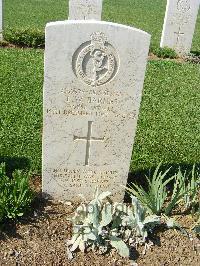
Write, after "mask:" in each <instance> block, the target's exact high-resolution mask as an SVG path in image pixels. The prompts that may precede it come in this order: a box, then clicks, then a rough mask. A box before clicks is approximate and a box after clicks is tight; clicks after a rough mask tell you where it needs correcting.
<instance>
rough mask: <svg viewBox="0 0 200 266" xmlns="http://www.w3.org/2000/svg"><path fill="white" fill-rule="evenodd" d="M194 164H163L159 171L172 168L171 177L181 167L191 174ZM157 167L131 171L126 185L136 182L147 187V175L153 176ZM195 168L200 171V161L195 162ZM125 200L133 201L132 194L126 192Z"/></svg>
mask: <svg viewBox="0 0 200 266" xmlns="http://www.w3.org/2000/svg"><path fill="white" fill-rule="evenodd" d="M193 166H194V164H187V163H180V164H162V165H161V166H160V168H159V172H160V171H161V172H163V173H164V172H165V171H166V170H168V169H169V168H170V170H169V172H168V173H167V175H166V178H169V177H170V176H173V175H174V174H176V173H177V172H178V170H179V168H180V169H181V171H182V173H184V172H185V171H186V172H187V174H190V173H191V171H192V169H193ZM156 168H157V166H154V167H152V168H151V169H138V170H136V171H131V172H130V173H129V176H128V180H127V184H126V185H127V186H130V185H131V183H136V184H137V185H139V186H142V187H144V188H147V187H148V183H147V179H146V176H147V177H150V178H152V177H153V174H154V172H155V170H156ZM195 169H196V171H199V169H200V162H197V163H196V164H195ZM124 201H125V202H131V199H130V196H129V194H128V193H127V192H126V193H125V196H124Z"/></svg>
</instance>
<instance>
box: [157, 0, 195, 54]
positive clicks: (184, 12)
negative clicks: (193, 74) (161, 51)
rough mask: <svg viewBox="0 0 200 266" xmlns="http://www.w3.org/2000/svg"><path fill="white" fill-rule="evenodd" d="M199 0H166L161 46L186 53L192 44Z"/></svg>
mask: <svg viewBox="0 0 200 266" xmlns="http://www.w3.org/2000/svg"><path fill="white" fill-rule="evenodd" d="M199 4H200V0H168V1H167V7H166V13H165V20H164V25H163V32H162V38H161V43H160V46H161V47H169V48H172V49H174V50H175V51H176V52H177V53H179V54H187V53H189V52H190V49H191V46H192V38H193V35H194V30H195V24H196V20H197V15H198V9H199Z"/></svg>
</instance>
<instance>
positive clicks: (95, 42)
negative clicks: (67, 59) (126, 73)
mask: <svg viewBox="0 0 200 266" xmlns="http://www.w3.org/2000/svg"><path fill="white" fill-rule="evenodd" d="M72 63H73V69H74V72H75V75H76V76H77V77H78V78H79V79H80V80H82V81H83V82H85V83H86V84H88V85H90V86H94V87H96V86H100V85H103V84H105V83H107V82H109V81H110V80H111V79H112V78H113V77H114V76H115V74H116V72H117V69H118V67H119V63H118V60H117V55H116V51H115V49H114V48H113V47H112V45H110V44H109V43H108V40H107V38H106V36H105V34H104V33H102V32H95V33H93V34H92V35H91V41H89V42H85V43H83V44H82V45H81V46H80V47H79V48H78V49H77V51H76V52H75V54H74V56H73V62H72Z"/></svg>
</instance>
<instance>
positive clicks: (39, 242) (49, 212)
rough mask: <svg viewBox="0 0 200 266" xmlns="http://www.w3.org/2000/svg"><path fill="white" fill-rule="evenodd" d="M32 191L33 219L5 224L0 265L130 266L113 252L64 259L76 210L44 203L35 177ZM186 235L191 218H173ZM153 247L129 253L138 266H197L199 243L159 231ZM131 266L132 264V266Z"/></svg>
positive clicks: (142, 247)
mask: <svg viewBox="0 0 200 266" xmlns="http://www.w3.org/2000/svg"><path fill="white" fill-rule="evenodd" d="M33 188H34V190H35V191H36V193H37V198H36V201H35V203H34V206H33V209H34V210H33V211H32V215H31V217H29V218H23V219H22V220H21V221H20V222H19V223H17V224H16V225H13V224H7V225H5V226H4V228H3V230H2V232H0V246H1V249H0V256H1V261H0V265H16V264H17V265H104V264H106V265H130V260H128V259H123V258H121V257H120V256H119V255H117V254H116V253H115V252H114V251H112V252H111V253H108V254H106V255H105V256H104V255H99V254H95V253H92V252H89V253H87V254H83V253H81V252H78V253H76V254H75V258H74V259H73V260H72V261H69V260H68V258H67V249H66V240H68V239H70V237H71V231H72V228H71V223H70V222H69V221H68V220H67V219H68V218H69V217H70V216H71V214H72V213H73V212H74V210H75V208H76V206H71V205H67V204H62V203H59V202H56V201H47V200H45V199H43V198H42V197H41V178H40V177H37V178H36V177H35V178H34V182H33ZM174 217H175V218H176V220H177V221H178V222H179V224H180V225H182V226H183V227H185V228H186V229H187V230H188V231H189V228H190V227H191V226H192V225H193V224H194V222H195V219H194V217H192V216H191V214H185V215H183V214H180V213H178V212H177V213H176V214H175V215H174ZM152 241H153V242H154V245H153V246H151V247H150V248H149V249H147V250H146V254H142V253H143V251H144V246H141V247H139V249H138V250H137V251H136V250H133V251H132V252H131V256H132V259H134V260H135V261H136V263H137V264H138V265H154V266H155V265H159V266H160V265H191V264H193V265H199V264H200V239H198V238H197V237H194V238H193V240H191V239H189V238H188V237H186V236H184V235H182V234H181V233H180V232H178V231H176V230H166V229H165V228H162V227H159V228H158V229H157V230H156V231H155V234H154V235H153V236H152ZM133 265H134V264H133Z"/></svg>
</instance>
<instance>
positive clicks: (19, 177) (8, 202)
mask: <svg viewBox="0 0 200 266" xmlns="http://www.w3.org/2000/svg"><path fill="white" fill-rule="evenodd" d="M32 200H33V193H32V191H31V189H30V187H29V175H28V174H25V173H23V172H22V171H19V170H16V171H15V172H14V173H13V176H12V178H9V177H8V176H6V171H5V164H4V163H3V164H1V165H0V221H2V220H4V219H16V218H18V217H21V216H22V215H23V214H24V213H25V212H26V211H27V210H28V209H29V207H30V204H31V202H32Z"/></svg>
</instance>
